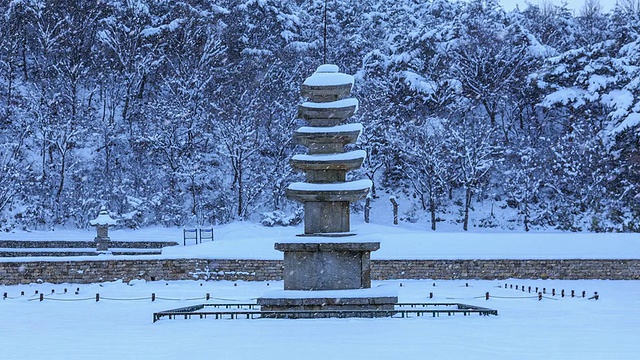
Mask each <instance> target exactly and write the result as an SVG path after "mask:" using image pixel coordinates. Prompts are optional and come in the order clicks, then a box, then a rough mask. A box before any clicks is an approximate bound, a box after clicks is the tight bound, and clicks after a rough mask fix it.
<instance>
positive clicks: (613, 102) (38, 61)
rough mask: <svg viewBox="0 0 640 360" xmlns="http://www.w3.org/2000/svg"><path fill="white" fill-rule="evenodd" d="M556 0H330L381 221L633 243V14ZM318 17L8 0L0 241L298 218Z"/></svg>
mask: <svg viewBox="0 0 640 360" xmlns="http://www.w3.org/2000/svg"><path fill="white" fill-rule="evenodd" d="M543 4H544V5H541V6H528V7H526V8H524V9H516V10H513V11H509V12H507V11H505V10H504V9H502V8H501V7H500V5H499V3H498V1H497V0H469V1H447V0H432V1H421V0H360V1H328V2H327V11H326V16H327V27H326V35H327V48H326V49H327V50H326V58H327V62H330V63H335V64H337V65H339V66H340V68H341V70H342V71H343V72H346V73H349V74H353V75H355V78H356V84H355V88H354V91H353V92H352V94H353V95H354V96H355V97H357V98H358V99H359V100H360V108H359V111H358V113H357V114H356V115H355V116H354V117H353V118H352V120H353V121H357V122H361V123H363V125H364V127H365V131H364V133H363V135H362V136H361V138H360V140H359V143H358V144H357V145H356V147H358V148H362V149H364V150H366V151H367V153H368V157H367V159H366V161H365V164H364V166H363V168H362V169H361V170H359V171H355V172H352V173H351V174H350V175H351V176H353V177H355V178H365V177H367V178H370V179H371V180H372V181H373V182H374V188H373V191H372V194H371V195H372V202H373V203H374V204H376V203H377V204H381V203H384V204H385V205H384V206H387V205H388V203H389V196H390V195H393V196H396V197H397V198H398V199H401V201H402V202H403V204H405V205H404V206H405V207H404V210H403V211H402V213H401V214H400V215H401V220H402V221H414V222H421V223H424V224H425V227H431V228H433V229H437V228H438V225H440V224H442V223H447V225H453V226H457V227H459V228H460V229H463V228H464V229H465V230H466V229H467V228H469V227H472V226H475V227H498V228H504V229H514V230H520V231H522V230H529V229H559V230H570V231H627V232H628V231H635V232H637V231H640V225H639V219H640V1H638V0H618V5H616V7H615V8H614V9H613V10H612V11H611V12H608V13H603V12H602V11H601V10H600V7H599V6H598V3H597V1H587V2H586V5H585V6H584V7H583V8H582V9H580V10H579V11H575V12H574V11H572V10H569V9H567V8H566V7H564V6H555V5H551V4H549V3H544V2H543ZM324 5H325V1H321V0H247V1H233V0H216V1H211V0H192V1H163V0H102V1H96V0H78V1H75V0H74V1H71V0H60V1H52V0H12V1H2V2H0V14H1V16H0V168H1V171H0V228H1V229H3V230H9V229H13V228H22V229H50V228H56V227H62V226H67V227H68V226H71V227H86V226H88V220H89V219H92V218H93V217H95V216H96V214H97V211H98V209H99V208H100V206H102V205H106V206H107V207H108V208H109V210H110V211H112V213H114V214H116V215H117V216H118V217H119V218H120V219H122V220H123V226H126V227H131V228H136V227H143V226H148V225H165V226H184V225H193V224H220V223H226V222H230V221H233V220H237V219H249V218H251V219H254V220H258V221H261V220H262V221H263V222H264V223H265V224H288V223H295V222H297V221H300V211H301V210H300V208H301V206H300V205H299V204H297V203H293V202H291V201H289V200H287V199H286V198H285V197H284V188H285V187H286V186H287V185H288V184H289V183H291V182H292V181H296V180H299V179H300V178H301V176H302V175H301V174H299V173H295V172H293V171H292V169H291V167H290V166H289V158H290V157H291V155H292V154H295V153H301V152H304V151H305V149H304V148H299V147H296V146H295V145H294V144H292V140H291V134H292V131H293V130H295V129H296V128H297V127H298V126H301V125H303V123H302V122H301V121H300V120H298V119H296V111H297V108H296V106H297V104H298V103H300V102H301V100H302V99H301V98H300V94H299V88H300V84H301V82H302V81H303V80H304V78H306V77H307V76H309V75H310V74H311V73H312V72H313V71H314V69H315V68H316V67H317V66H318V65H320V64H321V63H322V62H323V56H324V55H325V53H324V42H323V35H324V32H325V27H324V26H323V17H324V14H325V8H324ZM407 203H410V206H407V205H406V204H407ZM379 206H381V205H379ZM362 207H363V204H356V205H354V211H355V212H356V213H357V212H359V211H361V210H362Z"/></svg>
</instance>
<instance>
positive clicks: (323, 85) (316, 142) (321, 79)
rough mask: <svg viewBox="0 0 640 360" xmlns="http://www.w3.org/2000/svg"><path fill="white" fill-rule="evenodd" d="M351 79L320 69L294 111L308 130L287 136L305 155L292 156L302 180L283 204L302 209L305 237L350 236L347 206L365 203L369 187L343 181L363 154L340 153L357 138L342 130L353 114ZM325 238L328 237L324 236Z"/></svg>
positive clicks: (354, 127) (352, 130)
mask: <svg viewBox="0 0 640 360" xmlns="http://www.w3.org/2000/svg"><path fill="white" fill-rule="evenodd" d="M353 82H354V79H353V76H351V75H347V74H343V73H340V72H338V67H337V66H335V65H322V66H320V67H319V68H318V69H317V70H316V72H315V73H313V75H311V76H310V77H309V78H307V79H306V80H305V81H304V83H303V84H302V89H301V93H302V96H304V97H307V98H308V99H309V100H310V101H306V102H303V103H302V104H301V105H299V106H298V117H299V118H301V119H304V120H306V121H307V122H308V123H309V125H310V126H304V127H301V128H299V129H298V130H296V131H295V132H294V133H293V139H294V141H295V142H296V143H297V144H300V145H304V146H306V147H307V148H308V150H309V151H308V154H302V155H295V156H293V157H292V159H291V166H292V167H294V168H296V169H299V170H302V171H304V172H305V174H306V182H298V183H293V184H291V185H289V187H288V188H287V190H286V195H287V197H288V198H290V199H293V200H297V201H300V202H302V203H304V210H305V215H304V223H305V231H304V232H305V235H319V236H323V235H324V236H336V234H342V236H345V235H350V234H349V231H350V212H349V205H350V204H351V203H352V202H354V201H357V200H360V199H362V198H364V197H366V195H367V193H368V192H369V189H370V188H371V181H369V180H357V181H346V178H347V176H346V174H347V171H350V170H355V169H358V168H360V167H361V166H362V163H363V161H364V159H365V157H366V152H365V151H363V150H356V151H350V152H345V149H344V147H345V145H347V144H353V143H355V142H356V141H357V140H358V137H359V136H360V134H361V133H362V125H361V124H343V123H344V122H345V120H346V119H347V118H349V117H350V116H352V115H353V114H354V113H355V112H356V111H357V109H358V100H357V99H354V98H349V94H350V92H351V88H352V87H353ZM329 234H330V235H329Z"/></svg>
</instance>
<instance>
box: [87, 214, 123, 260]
mask: <svg viewBox="0 0 640 360" xmlns="http://www.w3.org/2000/svg"><path fill="white" fill-rule="evenodd" d="M89 224H90V225H91V226H95V227H96V238H95V242H96V251H109V242H110V241H111V239H109V226H112V225H115V224H116V221H115V220H114V219H112V218H111V216H109V212H108V211H107V208H106V207H104V206H103V207H102V208H101V209H100V213H99V214H98V217H97V218H95V219H93V220H91V221H89Z"/></svg>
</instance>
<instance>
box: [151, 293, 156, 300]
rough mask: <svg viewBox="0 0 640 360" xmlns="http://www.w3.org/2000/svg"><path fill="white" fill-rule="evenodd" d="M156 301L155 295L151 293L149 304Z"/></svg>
mask: <svg viewBox="0 0 640 360" xmlns="http://www.w3.org/2000/svg"><path fill="white" fill-rule="evenodd" d="M154 301H156V293H151V302H154Z"/></svg>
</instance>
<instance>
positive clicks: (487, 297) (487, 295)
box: [484, 291, 489, 300]
mask: <svg viewBox="0 0 640 360" xmlns="http://www.w3.org/2000/svg"><path fill="white" fill-rule="evenodd" d="M484 299H485V300H489V292H488V291H487V293H486V294H484Z"/></svg>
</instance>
